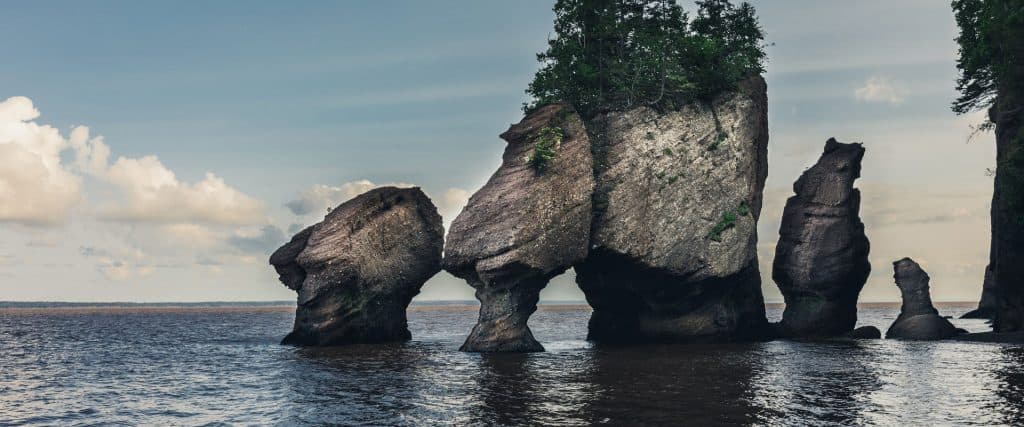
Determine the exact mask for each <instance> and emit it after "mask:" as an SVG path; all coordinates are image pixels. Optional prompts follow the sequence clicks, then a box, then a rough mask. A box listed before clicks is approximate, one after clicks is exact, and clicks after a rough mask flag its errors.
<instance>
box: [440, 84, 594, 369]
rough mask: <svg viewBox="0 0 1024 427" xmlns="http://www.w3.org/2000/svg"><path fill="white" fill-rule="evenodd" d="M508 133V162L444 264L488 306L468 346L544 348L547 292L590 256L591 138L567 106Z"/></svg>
mask: <svg viewBox="0 0 1024 427" xmlns="http://www.w3.org/2000/svg"><path fill="white" fill-rule="evenodd" d="M501 138H502V139H504V140H505V141H506V142H507V146H506V147H505V154H504V156H503V162H502V165H501V167H500V168H499V169H498V170H497V172H495V173H494V175H493V176H491V178H490V180H489V181H487V184H485V185H484V187H483V188H481V189H480V190H479V191H477V192H476V194H474V195H473V196H472V197H471V198H470V199H469V203H468V205H467V206H466V207H465V209H463V211H462V213H460V214H459V216H458V217H457V218H456V219H455V221H454V222H453V223H452V226H451V230H450V232H449V233H448V242H447V245H446V247H445V259H444V268H445V270H447V271H449V272H451V273H452V274H454V275H455V276H458V277H460V278H463V279H465V280H467V281H468V282H469V283H470V285H472V286H473V287H474V288H475V289H476V297H477V299H479V300H480V304H481V306H480V318H479V321H478V322H477V324H476V326H475V327H474V328H473V331H472V333H470V335H469V337H468V338H467V339H466V342H465V344H463V346H462V350H463V351H480V352H492V351H508V352H512V351H542V350H543V347H541V345H540V344H539V343H538V342H537V340H535V339H534V337H533V333H531V332H530V328H529V327H528V326H527V320H528V319H529V317H530V315H531V314H532V313H533V312H534V311H535V310H536V309H537V300H538V298H539V294H540V291H541V289H543V288H544V286H546V285H547V283H548V281H549V280H550V279H551V278H553V277H555V276H557V275H559V274H562V273H563V272H565V270H567V269H568V268H569V267H571V266H572V265H573V264H574V263H576V262H579V261H580V260H582V259H583V258H584V257H586V255H587V243H588V241H589V235H590V216H591V195H592V193H593V189H594V179H593V170H592V156H591V152H590V150H591V146H590V140H589V138H588V136H587V132H586V130H585V129H584V125H583V121H582V120H581V119H580V117H579V116H578V115H577V114H576V113H575V112H574V111H572V109H571V108H570V107H569V106H567V105H562V104H556V105H549V106H546V107H543V108H541V109H539V110H538V111H536V112H534V113H532V114H530V115H529V116H527V117H526V118H524V119H523V121H521V122H520V123H519V124H516V125H513V126H512V127H511V128H510V129H509V130H508V131H507V132H505V133H503V134H502V135H501Z"/></svg>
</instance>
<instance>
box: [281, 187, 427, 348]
mask: <svg viewBox="0 0 1024 427" xmlns="http://www.w3.org/2000/svg"><path fill="white" fill-rule="evenodd" d="M443 239H444V229H443V227H442V225H441V216H440V215H438V213H437V208H435V207H434V205H433V203H431V202H430V199H429V198H427V196H426V195H425V194H423V192H422V191H420V189H419V188H406V189H399V188H394V187H382V188H377V189H374V190H370V191H369V192H366V193H364V194H362V195H360V196H358V197H356V198H354V199H352V200H349V201H347V202H345V203H343V204H341V205H340V206H338V207H337V208H335V209H334V210H332V211H331V212H330V213H329V214H328V215H327V217H326V218H324V220H323V222H320V223H319V224H316V225H313V226H311V227H309V228H307V229H305V230H303V231H301V232H300V233H298V234H296V235H295V237H293V238H292V240H291V241H290V242H288V243H287V244H285V245H284V246H282V247H281V248H280V249H278V250H277V251H276V252H274V254H273V255H271V257H270V263H271V264H272V265H273V266H274V268H275V269H276V270H277V272H278V274H280V276H281V282H283V283H284V284H285V285H286V286H288V287H289V288H291V289H293V290H295V291H296V292H298V308H297V309H296V312H295V327H294V330H293V331H292V333H291V334H289V335H288V336H287V337H286V338H285V339H284V344H295V345H311V346H326V345H335V344H346V343H371V342H387V341H403V340H408V339H409V338H410V334H409V329H408V327H407V324H406V314H405V311H406V308H407V307H408V305H409V303H410V302H411V301H412V298H413V297H414V296H415V295H416V294H418V293H419V291H420V288H421V287H422V286H423V283H424V282H426V281H427V279H429V278H430V277H432V276H433V275H434V274H436V273H437V272H438V271H440V269H441V251H442V248H443V245H444V240H443Z"/></svg>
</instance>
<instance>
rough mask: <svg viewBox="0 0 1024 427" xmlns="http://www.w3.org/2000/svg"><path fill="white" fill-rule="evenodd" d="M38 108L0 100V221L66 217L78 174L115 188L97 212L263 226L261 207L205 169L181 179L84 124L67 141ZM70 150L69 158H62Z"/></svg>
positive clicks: (78, 191)
mask: <svg viewBox="0 0 1024 427" xmlns="http://www.w3.org/2000/svg"><path fill="white" fill-rule="evenodd" d="M39 115H40V113H39V110H37V109H36V108H35V106H34V105H33V104H32V100H30V99H29V98H26V97H22V96H16V97H11V98H8V99H7V100H5V101H3V102H0V159H3V162H0V221H6V222H16V223H23V224H32V225H54V224H60V223H63V222H65V221H66V220H67V219H68V217H69V216H70V214H71V211H72V209H73V208H74V206H75V205H76V204H78V202H79V201H80V200H81V199H82V198H83V188H82V187H83V184H82V183H83V179H82V178H83V177H84V176H90V177H93V178H95V179H96V181H97V182H98V183H100V184H103V185H106V186H108V187H111V188H113V189H114V190H115V191H114V195H115V196H114V200H113V201H112V202H111V203H108V204H107V205H106V206H104V207H103V208H102V209H101V210H100V217H101V218H102V219H106V220H112V221H121V222H149V223H161V224H175V223H208V224H221V225H249V224H263V223H266V216H265V214H264V209H263V204H262V203H261V202H260V201H259V200H256V199H254V198H252V197H250V196H248V195H246V194H244V193H242V192H241V191H239V190H237V189H235V188H233V187H231V186H229V185H227V184H226V183H225V182H224V180H223V179H222V178H220V177H218V176H217V175H215V174H213V173H210V172H208V173H207V174H206V175H205V177H204V178H203V179H202V180H200V181H198V182H195V183H187V182H182V181H180V180H179V179H178V178H177V176H175V174H174V172H173V171H171V170H170V169H168V168H167V167H166V166H164V164H163V163H161V162H160V160H159V159H158V158H157V157H156V156H144V157H140V158H128V157H119V158H118V159H117V161H115V162H114V163H113V164H109V159H110V157H111V152H110V147H109V146H107V144H106V143H105V142H104V140H103V138H102V137H90V135H89V128H88V127H85V126H79V127H75V128H73V129H72V130H71V132H70V134H69V136H68V137H67V138H65V137H64V136H63V135H61V133H60V131H59V130H57V129H56V128H54V127H52V126H50V125H40V124H37V123H36V122H35V119H37V118H38V117H39ZM65 151H71V152H73V154H74V159H73V161H71V162H68V161H62V153H64V152H65Z"/></svg>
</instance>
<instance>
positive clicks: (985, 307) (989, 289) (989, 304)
mask: <svg viewBox="0 0 1024 427" xmlns="http://www.w3.org/2000/svg"><path fill="white" fill-rule="evenodd" d="M996 295H997V292H996V281H995V274H993V272H992V266H991V265H989V266H988V267H986V268H985V284H984V285H982V287H981V301H980V302H979V303H978V308H976V309H974V310H971V311H969V312H967V313H966V314H964V315H963V316H960V318H961V319H992V318H994V317H995V316H996V309H997V308H998V304H997V303H998V300H997V296H996Z"/></svg>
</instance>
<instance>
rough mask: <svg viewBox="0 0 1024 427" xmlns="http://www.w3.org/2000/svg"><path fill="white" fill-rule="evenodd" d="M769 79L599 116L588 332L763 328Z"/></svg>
mask: <svg viewBox="0 0 1024 427" xmlns="http://www.w3.org/2000/svg"><path fill="white" fill-rule="evenodd" d="M767 111H768V105H767V93H766V86H765V82H764V80H763V79H761V78H759V77H758V78H753V79H750V80H749V81H747V82H744V84H743V85H742V87H741V89H740V90H739V91H737V92H736V93H732V94H726V95H722V96H720V97H719V98H718V99H716V100H715V101H714V102H712V103H710V105H708V104H703V103H694V104H691V105H688V106H684V107H683V108H681V109H679V110H678V111H669V112H664V113H660V112H658V111H654V110H652V109H650V108H646V107H640V108H636V109H632V110H629V111H624V112H612V113H608V114H605V115H603V116H598V117H597V118H595V119H594V120H593V121H592V123H591V125H592V128H590V129H589V130H590V134H591V136H592V138H593V139H594V144H595V148H594V152H595V165H596V169H595V175H596V178H597V182H596V184H597V188H596V191H595V195H594V205H595V206H594V208H595V209H594V218H593V228H592V231H591V239H590V253H589V255H588V257H587V258H586V260H585V261H584V262H583V263H581V264H579V265H577V267H576V272H577V277H576V278H577V283H578V284H579V286H580V288H581V289H582V290H583V292H584V293H585V294H586V297H587V301H588V302H589V303H590V305H591V306H592V307H593V309H594V312H593V314H592V317H591V319H590V332H589V335H588V339H590V340H592V341H595V342H599V343H623V342H630V341H722V340H737V339H749V338H757V337H760V336H762V334H763V333H764V330H765V327H766V325H767V321H766V320H765V313H764V301H763V297H762V295H761V280H760V274H759V272H758V264H757V250H756V246H757V219H758V217H759V215H760V213H761V200H762V190H763V188H764V182H765V179H766V177H767V173H768V162H767V152H768V120H767Z"/></svg>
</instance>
